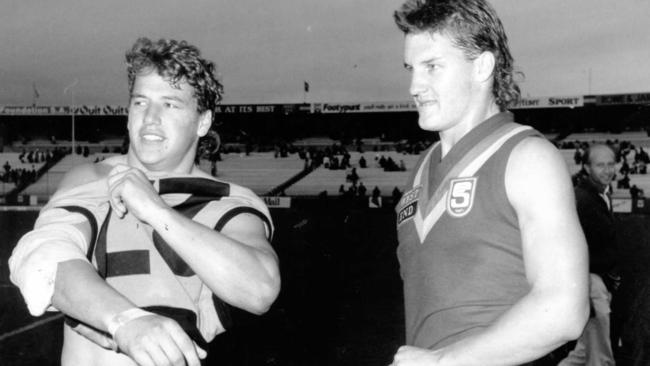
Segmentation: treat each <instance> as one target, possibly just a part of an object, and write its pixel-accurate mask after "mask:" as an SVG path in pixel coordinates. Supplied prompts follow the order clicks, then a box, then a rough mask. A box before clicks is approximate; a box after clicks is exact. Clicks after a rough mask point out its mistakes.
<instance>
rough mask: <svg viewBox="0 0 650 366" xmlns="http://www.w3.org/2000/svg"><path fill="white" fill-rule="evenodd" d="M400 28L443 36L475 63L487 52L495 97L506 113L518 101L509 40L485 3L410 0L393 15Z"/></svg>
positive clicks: (473, 1) (499, 22)
mask: <svg viewBox="0 0 650 366" xmlns="http://www.w3.org/2000/svg"><path fill="white" fill-rule="evenodd" d="M393 18H394V20H395V23H396V24H397V27H398V28H399V29H400V30H401V31H402V32H404V34H405V35H408V34H418V33H424V32H428V33H430V34H433V33H440V34H444V35H447V36H449V37H450V38H451V40H452V42H453V43H454V45H456V47H458V48H459V49H460V50H462V51H463V52H464V53H465V57H467V59H468V60H474V59H476V57H478V56H479V55H480V54H481V53H483V52H485V51H489V52H491V53H492V54H493V55H494V57H495V59H496V63H495V67H494V71H493V75H494V81H493V83H492V94H493V95H494V98H495V100H496V104H497V105H498V106H499V109H500V110H501V111H502V112H503V111H505V110H506V109H507V108H508V107H509V106H512V105H514V104H516V103H517V101H519V98H520V95H521V93H520V91H519V86H517V83H516V81H515V80H514V74H515V72H514V70H513V62H514V61H513V58H512V55H511V54H510V49H509V48H508V37H507V36H506V33H505V30H504V29H503V24H502V23H501V20H500V19H499V17H498V16H497V14H496V12H495V11H494V9H493V8H492V6H490V4H488V3H487V2H486V1H484V0H407V1H406V2H405V3H404V4H403V5H402V6H401V8H399V9H398V10H397V11H395V13H394V14H393Z"/></svg>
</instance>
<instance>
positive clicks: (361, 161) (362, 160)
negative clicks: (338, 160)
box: [359, 155, 368, 169]
mask: <svg viewBox="0 0 650 366" xmlns="http://www.w3.org/2000/svg"><path fill="white" fill-rule="evenodd" d="M367 164H368V163H367V162H366V158H364V157H363V155H361V157H360V158H359V168H362V169H363V168H366V167H367Z"/></svg>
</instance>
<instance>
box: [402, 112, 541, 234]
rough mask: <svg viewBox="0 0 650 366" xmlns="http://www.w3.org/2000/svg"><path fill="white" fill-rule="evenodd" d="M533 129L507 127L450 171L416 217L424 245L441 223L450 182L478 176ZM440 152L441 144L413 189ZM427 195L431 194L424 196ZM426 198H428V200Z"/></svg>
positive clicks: (473, 149)
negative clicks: (502, 149)
mask: <svg viewBox="0 0 650 366" xmlns="http://www.w3.org/2000/svg"><path fill="white" fill-rule="evenodd" d="M530 129H532V127H529V126H521V125H517V124H514V123H508V124H506V125H504V126H503V127H501V128H499V129H497V130H496V131H494V132H493V133H491V134H490V135H488V136H486V137H485V138H484V139H483V140H481V142H480V143H478V144H477V145H476V146H475V147H474V148H472V149H471V150H470V151H469V152H468V153H467V154H466V155H465V156H464V157H463V158H462V159H461V161H459V162H458V163H457V164H456V165H455V166H454V167H452V168H451V169H450V171H449V172H448V173H447V174H446V175H445V178H444V179H443V180H442V181H441V183H440V185H439V186H438V187H437V188H436V190H435V192H434V194H433V195H432V196H431V200H430V201H429V203H428V204H427V205H426V208H424V209H423V208H422V206H419V207H418V212H417V213H416V215H415V217H414V223H415V228H416V231H417V233H418V237H419V239H420V243H423V242H424V239H425V238H426V237H427V235H428V234H429V231H431V228H433V226H434V225H435V223H436V222H438V219H440V217H441V216H442V214H443V213H444V212H445V207H446V201H447V195H448V194H449V182H450V181H451V179H454V178H466V177H471V176H472V175H474V174H475V173H476V172H477V171H478V170H479V169H480V168H481V167H482V166H483V164H485V162H486V161H487V160H488V159H489V158H490V157H491V156H492V155H494V153H495V152H497V151H498V150H499V148H500V147H501V146H503V144H505V143H506V142H507V141H508V140H509V139H510V138H512V137H514V136H516V135H518V134H519V133H522V132H524V131H528V130H530ZM439 148H440V143H439V142H438V143H436V145H434V146H433V147H432V148H431V149H430V151H429V152H428V153H427V156H426V157H425V159H424V161H423V163H422V164H421V165H420V169H419V170H418V172H417V174H416V176H415V179H414V180H413V187H417V186H418V185H422V183H421V182H422V179H423V178H422V176H423V172H424V168H425V167H428V166H429V163H430V159H431V155H432V152H433V151H434V150H435V149H439ZM424 194H425V195H427V194H428V192H424ZM425 197H426V196H425Z"/></svg>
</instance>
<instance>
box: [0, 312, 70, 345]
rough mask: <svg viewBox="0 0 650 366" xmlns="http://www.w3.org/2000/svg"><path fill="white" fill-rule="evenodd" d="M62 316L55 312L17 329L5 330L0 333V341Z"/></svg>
mask: <svg viewBox="0 0 650 366" xmlns="http://www.w3.org/2000/svg"><path fill="white" fill-rule="evenodd" d="M62 317H63V314H57V315H54V316H51V317H49V318H46V319H41V320H38V321H35V322H33V323H32V324H28V325H25V326H24V327H20V328H18V329H15V330H12V331H11V332H7V333H5V334H0V342H2V341H4V340H5V339H7V338H10V337H13V336H15V335H18V334H20V333H24V332H26V331H28V330H31V329H34V328H36V327H40V326H41V325H44V324H47V323H49V322H51V321H54V320H58V319H61V318H62Z"/></svg>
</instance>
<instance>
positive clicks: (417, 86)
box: [404, 32, 480, 131]
mask: <svg viewBox="0 0 650 366" xmlns="http://www.w3.org/2000/svg"><path fill="white" fill-rule="evenodd" d="M404 65H405V68H406V69H407V70H408V71H409V72H410V73H411V84H410V88H409V92H410V93H411V95H412V96H413V99H414V101H415V104H416V106H417V109H418V114H419V120H418V123H419V125H420V128H422V129H424V130H427V131H448V130H453V129H454V127H456V126H457V125H459V124H462V123H463V122H464V121H466V120H467V119H468V118H469V117H471V115H472V108H474V107H473V106H474V105H475V104H477V101H478V100H479V94H480V91H479V88H478V82H477V80H476V77H475V75H476V63H475V61H474V60H468V59H467V57H466V56H465V54H464V53H463V51H462V50H461V49H459V48H458V47H456V46H455V45H454V44H453V43H452V40H451V38H449V37H448V36H447V35H445V34H441V33H438V32H436V33H433V34H431V33H429V32H421V33H410V34H407V35H406V38H405V47H404Z"/></svg>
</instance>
